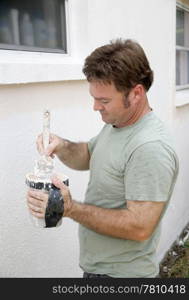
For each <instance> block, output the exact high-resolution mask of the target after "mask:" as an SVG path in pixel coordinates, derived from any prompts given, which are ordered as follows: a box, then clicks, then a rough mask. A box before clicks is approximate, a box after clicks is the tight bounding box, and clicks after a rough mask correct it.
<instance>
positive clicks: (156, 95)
mask: <svg viewBox="0 0 189 300" xmlns="http://www.w3.org/2000/svg"><path fill="white" fill-rule="evenodd" d="M65 2H66V9H65V12H66V33H67V34H66V43H67V50H66V52H67V53H60V52H52V53H50V52H43V51H40V52H38V51H33V50H32V49H31V50H30V51H29V48H28V51H26V49H24V51H23V49H21V48H19V47H17V49H7V48H8V47H2V48H1V47H0V48H1V49H0V137H1V147H0V183H1V184H0V186H1V189H0V212H1V214H0V215H1V217H0V245H1V246H0V249H1V250H0V277H80V276H81V274H82V272H81V269H80V268H79V266H78V255H79V253H78V252H79V250H78V236H77V224H76V223H74V222H72V221H71V220H69V219H64V220H63V224H62V226H61V227H59V228H53V229H38V228H35V227H34V226H33V225H32V224H31V222H30V219H29V214H28V210H27V207H26V198H25V195H26V187H25V175H26V173H27V172H30V171H31V170H32V168H33V166H34V161H35V160H36V159H37V158H38V153H37V150H36V146H35V140H36V137H37V135H38V134H39V133H40V131H41V130H42V114H43V111H44V109H46V108H48V109H49V110H50V111H51V130H52V132H54V133H56V134H58V135H60V136H63V137H65V138H68V139H70V140H74V141H81V140H83V141H87V140H88V139H89V138H91V137H92V136H94V135H96V134H97V133H98V132H99V130H100V129H101V127H102V126H103V123H102V122H101V120H100V118H99V116H98V113H95V112H93V110H92V99H91V97H90V96H89V93H88V84H87V82H86V80H85V78H84V76H83V74H82V71H81V70H82V65H83V63H84V58H85V57H86V56H87V55H88V54H89V53H90V52H91V51H92V50H93V49H94V48H96V47H98V46H100V45H103V44H106V43H108V42H109V41H110V40H112V39H115V38H120V37H121V38H132V39H135V40H136V41H138V42H139V43H140V44H141V45H142V46H143V48H144V50H145V52H146V54H147V56H148V58H149V61H150V64H151V67H152V69H153V70H154V77H155V79H154V83H153V86H152V88H151V89H150V91H149V93H148V98H149V102H150V104H151V107H152V108H153V109H154V111H155V112H156V113H157V114H158V115H159V117H160V118H161V119H162V120H163V121H165V123H166V124H167V126H168V127H169V128H170V130H171V131H172V133H173V135H174V138H175V145H176V149H177V153H178V156H179V160H180V173H179V177H178V180H177V184H176V187H175V190H174V194H173V197H172V199H171V204H170V206H169V209H168V211H167V213H166V215H165V217H164V220H163V232H162V237H161V240H160V244H159V248H158V257H159V260H161V259H162V258H163V256H164V254H165V253H166V251H167V250H168V249H169V247H170V245H171V244H172V243H173V242H174V241H175V240H176V239H177V237H178V235H179V234H180V233H181V231H182V229H183V228H184V227H185V225H186V224H187V223H188V219H189V217H188V216H189V213H188V211H189V202H188V178H189V156H188V153H189V141H188V128H189V117H188V116H189V105H188V103H189V89H188V86H187V83H188V82H187V81H188V77H187V74H188V73H187V72H188V69H187V68H188V67H185V65H186V64H185V62H187V59H188V58H187V53H188V50H189V48H187V47H189V46H188V45H187V41H185V42H186V44H184V45H180V44H177V43H176V42H177V41H176V27H179V28H177V29H178V30H180V31H178V32H179V34H182V33H181V32H182V31H183V30H184V29H183V28H185V30H187V29H186V28H187V12H188V10H189V1H188V0H182V1H181V0H179V1H178V2H176V0H132V1H130V0H117V1H113V0H65ZM176 5H178V10H179V12H178V15H176ZM183 10H184V11H185V14H186V18H184V21H183ZM0 16H1V15H0ZM176 16H177V18H178V20H177V21H178V22H180V23H179V24H180V25H179V26H176V25H178V24H176ZM27 20H28V19H27V18H26V17H25V21H27ZM183 22H184V23H183ZM183 24H185V25H183ZM1 26H2V24H1V23H0V27H1ZM183 26H185V27H183ZM178 32H177V33H178ZM180 39H181V40H182V37H181V38H180ZM15 40H16V38H15ZM178 40H179V38H178ZM179 41H180V40H179ZM0 42H1V41H0ZM28 43H29V42H28ZM176 44H177V48H176ZM181 44H182V42H181ZM182 47H183V48H182ZM9 48H10V47H9ZM176 49H177V61H176ZM34 50H35V49H34ZM182 52H184V53H185V54H183V53H182ZM176 62H177V63H176ZM187 66H188V65H187ZM183 68H185V71H184V72H185V73H184V75H183V76H185V77H182V76H181V75H179V74H181V72H182V71H183ZM176 70H177V72H176ZM176 76H177V79H178V78H180V79H178V80H177V88H176ZM179 76H181V77H179ZM183 78H184V79H183ZM179 80H180V81H179ZM183 80H184V81H183ZM55 166H56V169H57V171H61V172H63V173H65V174H66V175H68V176H69V178H70V189H71V192H72V196H73V197H74V198H75V199H78V200H81V201H82V199H83V198H84V194H85V189H86V186H87V181H88V175H89V174H88V172H78V171H74V170H71V169H68V168H67V167H65V166H63V165H61V164H60V162H59V161H58V160H56V161H55Z"/></svg>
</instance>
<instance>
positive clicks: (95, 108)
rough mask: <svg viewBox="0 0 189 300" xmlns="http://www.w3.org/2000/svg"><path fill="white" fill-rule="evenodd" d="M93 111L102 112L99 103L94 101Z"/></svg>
mask: <svg viewBox="0 0 189 300" xmlns="http://www.w3.org/2000/svg"><path fill="white" fill-rule="evenodd" d="M93 109H94V110H103V106H102V104H101V103H99V101H96V100H94V105H93Z"/></svg>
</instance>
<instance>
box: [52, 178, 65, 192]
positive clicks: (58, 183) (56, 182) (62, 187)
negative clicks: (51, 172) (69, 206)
mask: <svg viewBox="0 0 189 300" xmlns="http://www.w3.org/2000/svg"><path fill="white" fill-rule="evenodd" d="M51 179H52V183H53V184H54V185H55V186H56V187H57V188H59V189H60V190H61V192H62V193H63V195H65V193H67V192H68V191H69V188H68V186H67V185H65V184H64V183H63V182H62V181H61V180H60V179H59V178H58V177H57V176H53V177H52V178H51Z"/></svg>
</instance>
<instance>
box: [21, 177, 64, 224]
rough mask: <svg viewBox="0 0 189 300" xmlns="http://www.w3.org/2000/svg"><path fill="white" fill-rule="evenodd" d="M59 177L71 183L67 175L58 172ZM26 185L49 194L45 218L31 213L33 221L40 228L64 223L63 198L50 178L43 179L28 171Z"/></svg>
mask: <svg viewBox="0 0 189 300" xmlns="http://www.w3.org/2000/svg"><path fill="white" fill-rule="evenodd" d="M57 177H58V178H59V179H60V180H61V181H62V182H63V183H64V184H65V185H67V186H68V185H69V179H68V177H67V176H66V175H63V174H57ZM25 183H26V185H27V186H28V187H29V188H30V189H33V190H41V191H43V192H45V193H47V194H48V196H49V197H48V202H47V206H46V212H45V217H44V218H37V217H35V216H33V215H31V219H32V223H33V224H34V225H35V226H37V227H40V228H48V227H58V226H60V225H61V224H62V216H63V212H64V205H63V198H62V195H61V192H60V189H59V188H57V187H56V186H55V185H53V183H52V181H51V179H50V178H48V179H41V178H40V177H38V176H36V175H34V174H32V173H28V174H27V175H26V181H25Z"/></svg>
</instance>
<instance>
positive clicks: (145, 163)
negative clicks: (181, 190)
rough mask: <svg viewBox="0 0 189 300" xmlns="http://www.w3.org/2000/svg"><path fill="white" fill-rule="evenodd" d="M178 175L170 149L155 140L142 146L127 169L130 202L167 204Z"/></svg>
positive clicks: (126, 187)
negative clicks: (164, 202)
mask: <svg viewBox="0 0 189 300" xmlns="http://www.w3.org/2000/svg"><path fill="white" fill-rule="evenodd" d="M175 174H176V159H175V156H174V152H172V151H171V150H170V148H169V147H168V146H166V145H164V144H163V143H161V142H160V141H155V142H148V143H146V144H144V145H142V146H140V147H138V148H137V149H136V150H135V151H134V152H133V153H132V155H131V157H130V159H129V161H128V163H127V165H126V169H125V176H124V181H125V197H126V200H139V201H167V200H168V198H169V194H170V191H171V189H172V184H173V181H174V177H175Z"/></svg>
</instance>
